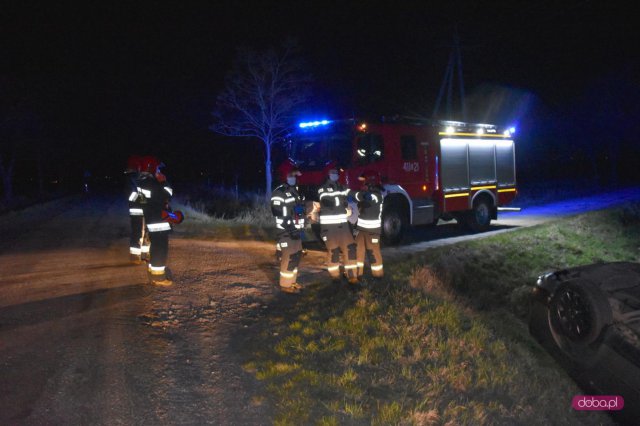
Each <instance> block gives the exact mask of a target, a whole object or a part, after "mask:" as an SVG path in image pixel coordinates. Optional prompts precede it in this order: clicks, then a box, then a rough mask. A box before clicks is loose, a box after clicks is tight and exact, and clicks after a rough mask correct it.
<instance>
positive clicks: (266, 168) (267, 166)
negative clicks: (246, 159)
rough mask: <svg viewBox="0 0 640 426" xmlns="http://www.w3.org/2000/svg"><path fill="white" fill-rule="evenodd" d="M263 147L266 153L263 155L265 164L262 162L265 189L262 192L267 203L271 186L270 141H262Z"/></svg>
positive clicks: (269, 198)
mask: <svg viewBox="0 0 640 426" xmlns="http://www.w3.org/2000/svg"><path fill="white" fill-rule="evenodd" d="M264 147H265V151H266V155H265V158H266V159H265V162H264V174H265V177H266V180H267V182H266V185H267V186H266V188H265V191H264V194H265V198H266V199H267V201H270V200H271V185H272V181H273V178H272V176H271V141H270V140H268V141H264Z"/></svg>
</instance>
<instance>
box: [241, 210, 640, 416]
mask: <svg viewBox="0 0 640 426" xmlns="http://www.w3.org/2000/svg"><path fill="white" fill-rule="evenodd" d="M638 225H640V205H639V204H633V205H628V206H626V207H624V208H618V209H612V210H606V211H599V212H592V213H588V214H585V215H581V216H576V217H571V218H567V219H562V220H560V221H558V222H554V223H549V224H545V225H541V226H537V227H534V228H529V229H524V230H519V231H514V232H511V233H507V234H500V235H496V236H493V237H488V238H485V239H481V240H475V241H471V242H465V243H460V244H456V245H454V246H449V247H440V248H434V249H430V250H427V251H425V252H424V253H421V254H418V255H414V256H412V257H411V258H408V259H404V260H402V261H397V262H392V263H387V265H386V266H385V269H386V277H385V278H384V279H383V280H381V281H374V280H373V279H369V280H367V281H366V285H365V287H364V289H363V290H361V291H358V292H354V291H349V290H348V289H346V288H344V286H343V285H335V284H329V283H326V282H323V283H316V284H314V285H312V286H309V288H308V291H307V292H306V293H305V294H304V295H303V296H301V297H300V298H298V299H296V300H295V302H294V303H291V304H287V307H286V309H283V310H282V311H280V312H279V313H278V314H274V315H273V316H271V317H266V318H265V319H264V323H263V324H262V325H261V331H260V334H259V336H257V337H256V338H255V339H254V340H252V342H251V344H250V346H248V347H247V348H246V353H245V354H244V356H245V357H246V359H247V360H248V361H247V362H246V363H245V369H246V370H247V371H249V372H251V373H252V374H254V375H255V377H256V378H257V379H259V380H261V381H264V383H265V384H266V386H267V389H268V391H269V395H268V396H267V398H268V399H270V400H271V401H272V402H273V403H274V406H275V407H276V417H275V419H274V421H275V424H278V425H289V424H291V425H294V424H295V425H299V424H318V425H337V424H374V425H387V424H416V425H431V424H434V425H436V424H437V425H439V424H442V425H445V424H449V425H454V424H455V425H457V424H470V425H489V424H540V425H543V424H544V425H547V424H609V423H610V420H609V418H608V417H607V416H606V415H604V414H602V413H597V414H596V413H594V412H577V411H574V410H572V409H571V398H572V397H573V396H574V395H576V394H579V393H581V391H580V390H579V389H578V388H577V387H576V385H575V384H574V383H573V382H572V381H571V380H570V378H569V377H568V375H567V374H566V373H565V372H564V371H563V370H562V369H561V368H560V367H559V366H557V364H556V363H555V362H554V361H553V359H552V358H551V357H550V356H549V355H548V354H547V353H546V352H545V351H544V350H543V349H542V348H541V347H540V346H539V345H538V344H537V342H535V340H534V339H533V338H531V337H530V336H529V333H528V330H527V326H526V324H525V321H523V319H524V318H525V316H526V310H527V305H528V294H529V292H530V290H531V287H532V285H533V284H534V283H535V279H536V277H537V276H538V275H539V274H540V273H542V272H544V271H546V270H551V269H556V268H562V267H569V266H574V265H578V264H584V263H590V262H596V261H622V260H628V261H638V260H640V258H639V250H640V247H639V241H640V238H639V237H640V226H638ZM302 267H303V268H304V264H303V265H302Z"/></svg>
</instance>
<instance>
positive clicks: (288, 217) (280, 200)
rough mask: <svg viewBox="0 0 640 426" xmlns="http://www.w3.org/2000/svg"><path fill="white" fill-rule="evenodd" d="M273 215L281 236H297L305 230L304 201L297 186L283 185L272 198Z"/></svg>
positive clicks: (275, 191)
mask: <svg viewBox="0 0 640 426" xmlns="http://www.w3.org/2000/svg"><path fill="white" fill-rule="evenodd" d="M271 213H273V216H274V217H275V219H276V228H278V232H279V233H280V234H285V233H286V234H289V235H292V236H293V235H296V236H298V237H299V235H300V232H301V231H302V230H303V229H304V214H305V212H304V199H303V198H302V197H301V196H300V194H299V193H298V189H297V188H296V187H295V186H290V185H288V184H286V183H285V184H283V185H280V186H279V187H277V188H276V189H275V190H274V191H273V194H272V196H271Z"/></svg>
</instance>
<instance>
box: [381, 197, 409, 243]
mask: <svg viewBox="0 0 640 426" xmlns="http://www.w3.org/2000/svg"><path fill="white" fill-rule="evenodd" d="M405 228H406V224H405V219H404V218H403V215H402V212H401V211H400V209H399V208H398V207H396V206H393V205H391V206H389V207H386V208H385V209H384V211H383V212H382V238H383V240H384V242H385V243H386V244H388V245H396V244H398V243H399V242H400V241H401V240H402V237H403V236H404V231H405Z"/></svg>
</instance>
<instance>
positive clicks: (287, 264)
mask: <svg viewBox="0 0 640 426" xmlns="http://www.w3.org/2000/svg"><path fill="white" fill-rule="evenodd" d="M278 245H279V246H280V252H281V255H280V287H291V286H292V285H293V284H294V283H295V282H296V279H297V278H298V265H300V259H301V258H302V239H301V238H300V237H297V238H294V237H292V236H291V235H289V234H283V235H280V237H279V238H278Z"/></svg>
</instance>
